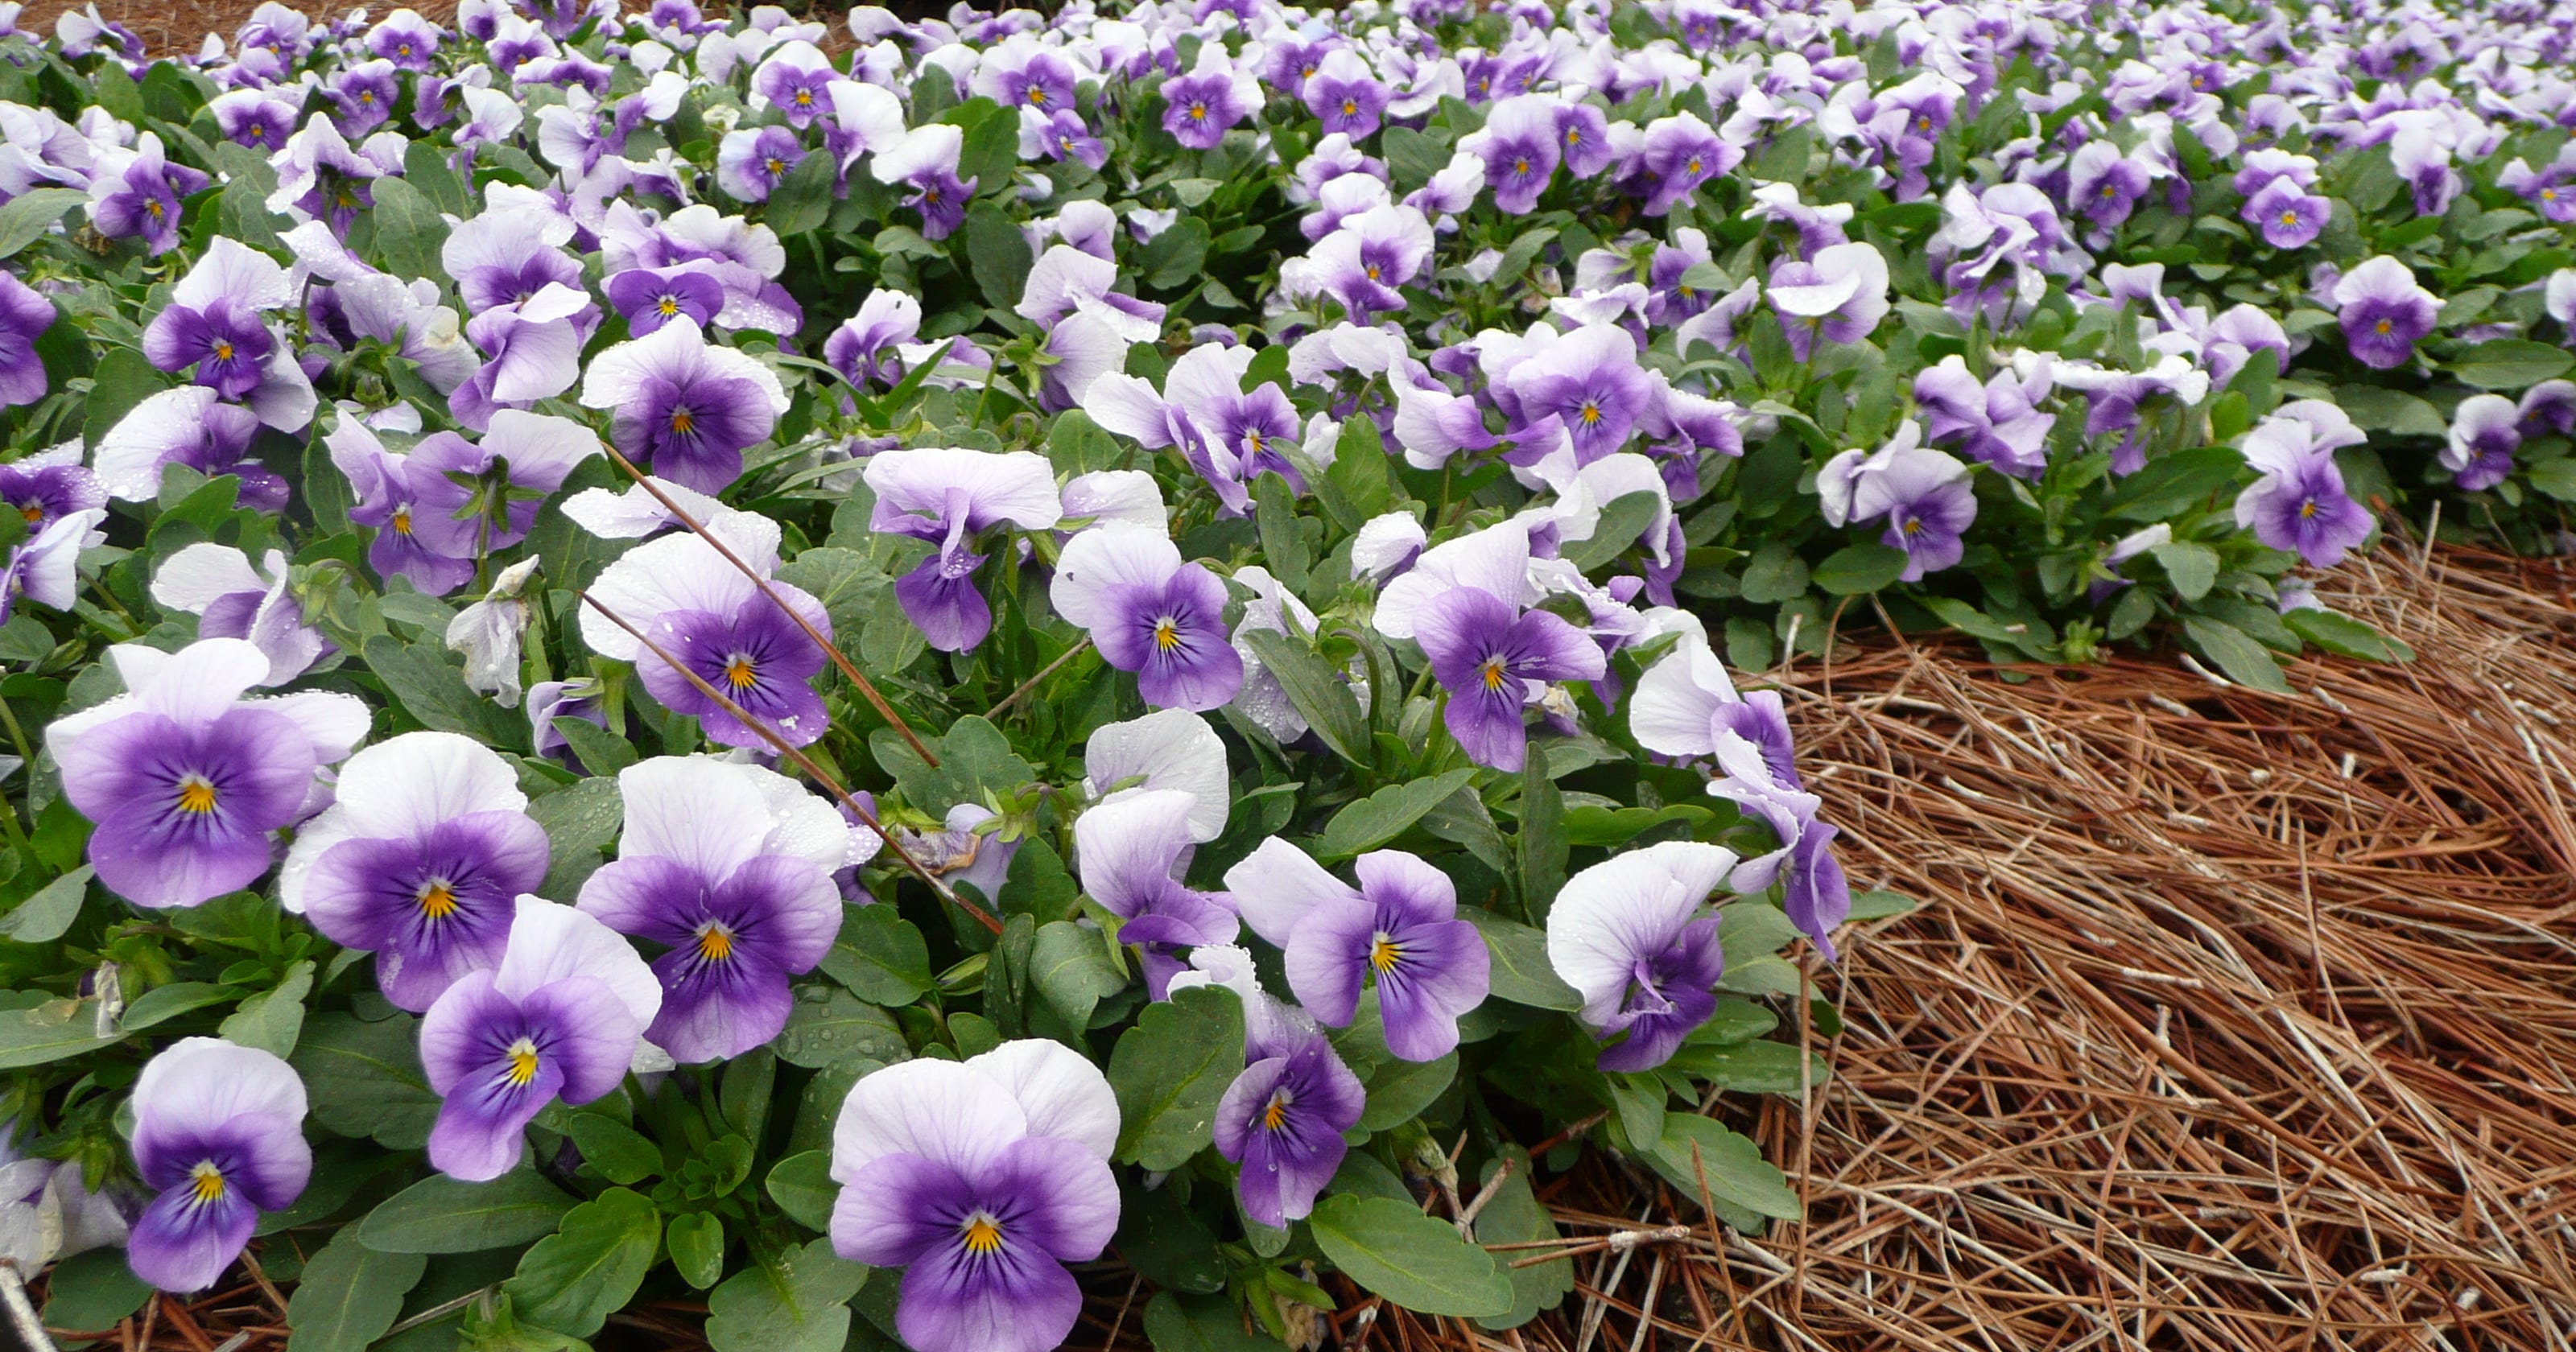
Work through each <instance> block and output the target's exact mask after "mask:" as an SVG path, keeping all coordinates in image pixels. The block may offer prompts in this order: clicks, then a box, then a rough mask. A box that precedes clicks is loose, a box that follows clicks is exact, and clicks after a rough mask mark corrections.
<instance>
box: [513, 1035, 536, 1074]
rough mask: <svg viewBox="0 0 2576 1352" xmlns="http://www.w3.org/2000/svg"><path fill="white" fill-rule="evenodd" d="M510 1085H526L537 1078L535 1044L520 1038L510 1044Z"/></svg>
mask: <svg viewBox="0 0 2576 1352" xmlns="http://www.w3.org/2000/svg"><path fill="white" fill-rule="evenodd" d="M509 1077H510V1083H512V1084H521V1085H523V1084H527V1083H529V1082H531V1081H533V1080H535V1079H536V1078H537V1044H535V1043H533V1042H530V1041H529V1040H528V1039H526V1038H521V1039H519V1040H518V1041H516V1042H513V1043H511V1044H510V1070H509Z"/></svg>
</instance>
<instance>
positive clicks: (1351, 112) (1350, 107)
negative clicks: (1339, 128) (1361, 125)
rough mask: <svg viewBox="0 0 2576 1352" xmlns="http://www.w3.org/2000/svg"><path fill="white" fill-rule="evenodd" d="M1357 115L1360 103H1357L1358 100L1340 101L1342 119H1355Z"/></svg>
mask: <svg viewBox="0 0 2576 1352" xmlns="http://www.w3.org/2000/svg"><path fill="white" fill-rule="evenodd" d="M1359 115H1360V101H1359V100H1358V99H1344V100H1342V116H1344V117H1357V116H1359Z"/></svg>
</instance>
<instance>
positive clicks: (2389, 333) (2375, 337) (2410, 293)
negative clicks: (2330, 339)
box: [2334, 254, 2442, 371]
mask: <svg viewBox="0 0 2576 1352" xmlns="http://www.w3.org/2000/svg"><path fill="white" fill-rule="evenodd" d="M2334 299H2335V304H2336V305H2337V306H2339V307H2341V310H2340V312H2339V314H2338V316H2337V317H2338V318H2339V319H2340V320H2341V321H2342V324H2343V337H2344V342H2345V344H2346V345H2347V346H2349V347H2350V348H2351V349H2352V355H2353V360H2355V361H2358V362H2360V363H2361V364H2363V365H2365V366H2374V367H2377V368H2379V369H2380V370H2383V371H2386V370H2391V369H2394V368H2396V367H2399V366H2403V365H2405V364H2406V360H2407V358H2409V357H2411V356H2413V355H2415V343H2416V341H2417V340H2418V339H2421V338H2422V337H2424V336H2425V335H2426V334H2428V333H2431V332H2432V331H2433V323H2434V319H2435V317H2436V316H2437V315H2438V314H2439V313H2440V312H2441V308H2442V305H2441V301H2440V299H2439V298H2438V297H2436V296H2435V295H2434V294H2433V293H2432V292H2430V291H2427V290H2425V289H2424V288H2423V287H2421V286H2418V285H2416V284H2415V274H2414V272H2413V271H2412V270H2410V269H2409V268H2408V267H2407V266H2406V265H2405V264H2403V263H2400V262H2398V261H2397V260H2396V259H2394V258H2390V257H2388V256H2386V255H2384V254H2383V255H2381V256H2379V257H2376V258H2373V259H2371V260H2370V261H2369V262H2367V263H2364V264H2362V265H2361V266H2360V267H2357V268H2354V269H2353V270H2352V271H2350V272H2347V273H2345V274H2344V275H2343V277H2342V279H2341V280H2339V281H2337V282H2336V283H2335V288H2334Z"/></svg>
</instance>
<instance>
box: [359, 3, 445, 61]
mask: <svg viewBox="0 0 2576 1352" xmlns="http://www.w3.org/2000/svg"><path fill="white" fill-rule="evenodd" d="M441 41H443V35H442V34H441V33H440V31H439V28H438V25H436V24H433V23H431V22H430V21H429V20H427V19H424V18H422V17H421V16H420V15H419V14H418V13H416V12H414V11H412V10H409V9H398V10H395V11H394V12H393V13H391V14H388V15H386V16H385V17H384V18H383V19H382V20H380V21H379V22H378V23H377V24H376V26H375V27H373V28H370V29H368V30H367V50H368V51H370V52H373V53H374V54H375V55H376V56H377V57H378V58H379V59H381V60H385V61H389V62H392V63H393V64H394V65H395V66H397V67H399V68H401V69H403V70H412V71H421V70H427V69H429V68H430V66H431V64H432V63H433V62H434V61H435V60H436V59H437V56H438V48H439V44H440V43H441Z"/></svg>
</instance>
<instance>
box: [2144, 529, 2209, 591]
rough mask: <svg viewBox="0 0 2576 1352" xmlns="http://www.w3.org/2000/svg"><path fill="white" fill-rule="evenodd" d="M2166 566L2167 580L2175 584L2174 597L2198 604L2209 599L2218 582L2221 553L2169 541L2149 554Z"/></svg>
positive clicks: (2187, 541)
mask: <svg viewBox="0 0 2576 1352" xmlns="http://www.w3.org/2000/svg"><path fill="white" fill-rule="evenodd" d="M2147 552H2148V553H2150V554H2153V555H2155V556H2156V562H2157V563H2160V564H2162V565H2164V570H2165V577H2166V579H2167V580H2168V581H2170V582H2172V583H2173V589H2174V595H2176V596H2179V597H2181V598H2182V599H2184V600H2186V601H2197V600H2199V599H2200V598H2202V597H2204V596H2207V595H2209V589H2210V588H2211V587H2212V586H2214V585H2216V584H2217V582H2218V551H2217V550H2215V549H2212V548H2210V547H2209V546H2207V545H2204V544H2195V543H2193V542H2192V541H2189V540H2168V541H2166V542H2165V543H2163V544H2160V545H2157V546H2155V547H2153V548H2151V549H2149V550H2148V551H2147Z"/></svg>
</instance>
